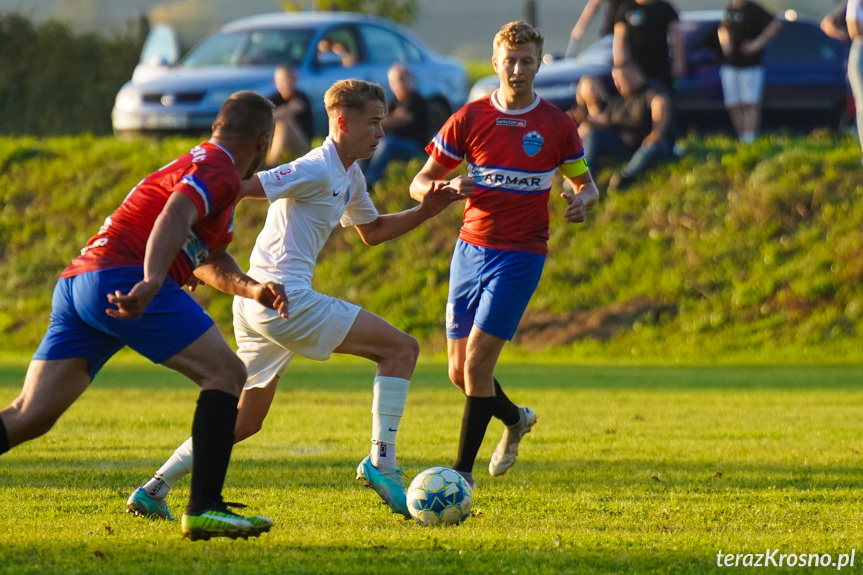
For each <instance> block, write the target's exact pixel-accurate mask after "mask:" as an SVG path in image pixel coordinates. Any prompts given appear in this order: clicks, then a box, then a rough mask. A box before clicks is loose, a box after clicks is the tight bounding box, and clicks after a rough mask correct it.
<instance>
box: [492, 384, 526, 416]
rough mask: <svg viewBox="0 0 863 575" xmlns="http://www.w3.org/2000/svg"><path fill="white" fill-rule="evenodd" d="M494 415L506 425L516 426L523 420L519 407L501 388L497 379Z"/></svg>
mask: <svg viewBox="0 0 863 575" xmlns="http://www.w3.org/2000/svg"><path fill="white" fill-rule="evenodd" d="M494 399H495V402H494V413H493V414H492V415H494V416H495V417H496V418H498V419H500V420H501V421H503V424H504V425H515V424H516V423H518V421H519V419H521V413H519V411H518V406H517V405H516V404H514V403H513V402H512V401H511V400H510V399H509V398H508V397H507V396H506V394H505V393H504V392H503V390H502V389H501V388H500V384H499V383H498V382H497V378H494Z"/></svg>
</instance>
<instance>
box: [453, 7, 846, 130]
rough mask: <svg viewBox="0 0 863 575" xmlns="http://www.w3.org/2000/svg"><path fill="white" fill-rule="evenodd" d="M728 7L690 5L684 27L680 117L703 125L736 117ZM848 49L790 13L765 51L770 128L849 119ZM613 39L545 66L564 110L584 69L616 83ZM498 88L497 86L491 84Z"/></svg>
mask: <svg viewBox="0 0 863 575" xmlns="http://www.w3.org/2000/svg"><path fill="white" fill-rule="evenodd" d="M721 16H722V13H721V12H718V11H709V12H683V13H681V17H680V30H681V32H682V34H683V37H684V39H685V41H686V75H685V76H684V77H682V78H679V79H678V80H677V82H676V83H675V91H674V95H673V97H674V104H675V110H676V117H677V120H678V123H679V124H680V125H681V127H683V128H684V129H686V128H692V129H696V130H707V131H713V130H727V129H730V127H731V124H730V120H729V118H728V114H727V112H726V111H725V105H724V103H723V99H722V85H721V83H720V80H719V66H720V65H721V61H722V56H721V50H720V48H719V41H718V38H717V28H718V27H719V22H720V19H721ZM847 55H848V48H847V47H846V45H845V44H843V43H842V42H840V41H838V40H834V39H833V38H830V37H829V36H827V35H826V34H824V32H822V31H821V29H820V28H819V26H818V24H817V23H815V22H811V21H807V20H796V19H794V20H791V19H785V20H783V25H782V29H781V30H780V32H779V34H778V35H777V36H776V37H775V38H773V40H772V41H771V42H770V43H769V44H768V45H767V48H766V50H765V54H764V96H763V103H762V110H763V121H762V124H763V127H764V128H765V129H785V128H787V129H791V130H810V129H812V128H817V127H822V126H831V127H836V128H843V127H845V126H846V125H847V124H848V123H849V122H850V118H851V117H852V115H851V110H850V109H849V101H850V99H849V98H848V94H849V93H850V91H849V87H848V82H847V80H846V62H847ZM611 65H612V56H611V38H610V37H606V38H602V39H600V40H599V41H598V42H596V43H595V44H593V45H592V46H590V47H588V48H587V49H586V50H585V51H584V52H582V53H581V54H579V55H578V56H577V57H576V58H574V59H572V60H558V61H554V62H552V63H551V64H548V65H544V66H542V67H541V68H540V70H539V72H538V73H537V75H536V79H535V81H534V89H535V90H536V92H537V93H538V94H539V95H540V96H542V97H543V98H545V99H547V100H549V101H551V102H553V103H554V104H555V105H557V106H558V107H560V108H561V109H564V110H566V109H569V108H570V107H572V106H573V104H574V102H575V87H576V85H577V84H578V80H579V79H580V78H581V77H582V76H583V75H588V74H591V75H596V76H599V77H601V78H603V80H604V81H605V82H606V83H607V84H608V86H609V87H610V89H611V90H612V91H613V90H614V84H613V82H612V81H611ZM497 83H498V79H497V77H496V76H490V77H488V78H484V79H482V80H480V81H479V82H477V84H476V85H475V86H474V89H472V90H471V95H470V96H469V99H475V98H477V97H479V96H481V95H483V94H484V93H486V94H487V93H489V92H490V91H491V90H493V89H494V88H495V87H496V86H497ZM489 87H490V88H489Z"/></svg>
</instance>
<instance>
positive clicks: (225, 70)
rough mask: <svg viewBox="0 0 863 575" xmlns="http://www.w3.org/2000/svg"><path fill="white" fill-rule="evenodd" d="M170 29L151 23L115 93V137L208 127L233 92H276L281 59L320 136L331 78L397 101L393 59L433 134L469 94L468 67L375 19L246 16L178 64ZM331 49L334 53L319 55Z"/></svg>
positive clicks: (326, 15)
mask: <svg viewBox="0 0 863 575" xmlns="http://www.w3.org/2000/svg"><path fill="white" fill-rule="evenodd" d="M169 32H170V30H168V31H166V30H165V29H164V27H159V28H158V31H157V29H156V28H154V34H153V35H151V37H150V38H149V39H148V41H147V42H146V44H145V47H144V50H142V61H141V64H139V66H138V68H137V69H136V71H135V74H134V75H133V78H132V80H131V81H129V82H127V83H126V84H125V85H124V86H123V87H122V88H121V89H120V92H119V93H118V94H117V98H116V101H115V104H114V110H113V111H112V113H111V119H112V122H113V125H114V132H115V133H116V134H118V135H123V134H131V133H149V134H163V133H177V132H186V133H203V132H207V131H209V129H210V126H211V125H212V123H213V119H214V118H215V117H216V113H217V112H218V110H219V108H220V107H221V105H222V103H224V101H225V100H226V99H227V98H228V97H229V96H230V95H231V94H232V93H234V92H236V91H238V90H255V91H256V92H259V93H260V94H262V95H264V96H267V97H270V96H274V95H275V94H276V88H275V85H274V83H273V72H274V70H275V68H276V66H277V65H279V64H290V65H291V66H292V67H293V68H294V69H295V71H296V74H297V81H298V87H299V89H300V90H302V91H303V92H305V93H306V94H307V95H308V97H309V99H310V100H311V102H312V112H313V114H314V121H315V131H316V133H317V134H318V135H326V133H327V119H326V111H325V110H324V103H323V95H324V92H325V91H326V90H327V89H328V88H329V87H330V86H331V85H332V84H333V83H334V82H336V81H337V80H342V79H345V78H359V79H362V80H369V81H372V82H377V83H379V84H380V85H381V86H383V87H384V88H385V89H386V90H387V94H388V97H391V92H390V90H389V86H388V83H387V69H388V68H389V67H390V66H391V65H392V64H393V63H395V62H403V63H405V64H406V65H407V66H408V68H409V69H410V70H411V72H412V74H413V76H414V79H415V83H416V87H417V90H418V91H419V92H420V93H421V94H422V95H423V96H425V97H426V98H427V99H428V101H429V108H430V116H431V120H430V123H431V124H432V126H431V128H432V129H433V130H436V129H437V128H438V127H439V126H440V125H442V124H443V122H444V121H445V120H446V118H447V117H449V115H450V114H451V113H452V111H453V110H456V109H458V108H459V107H460V106H461V105H462V104H464V102H465V100H466V98H467V88H468V84H467V73H466V72H465V69H464V66H463V65H462V63H461V62H460V61H458V60H456V59H454V58H450V57H447V56H441V55H439V54H436V53H435V52H433V51H432V50H431V49H430V48H429V47H428V46H427V45H426V44H425V43H424V42H423V41H422V40H420V39H419V38H417V37H416V36H415V35H414V34H412V33H411V32H410V31H409V30H407V29H405V28H403V27H401V26H399V25H397V24H394V23H393V22H390V21H389V20H386V19H383V18H378V17H374V16H369V15H364V14H352V13H346V12H334V13H329V12H298V13H276V14H262V15H259V16H252V17H249V18H243V19H240V20H236V21H234V22H231V23H229V24H226V25H225V26H223V27H222V28H221V29H220V30H218V31H217V32H215V33H214V34H212V35H210V36H208V37H207V38H205V39H204V40H202V41H201V42H200V43H199V44H198V45H197V46H195V47H194V48H193V49H192V50H190V51H189V53H188V54H187V55H186V56H185V57H183V58H182V59H181V60H179V61H178V62H176V63H175V62H174V61H172V54H171V51H172V50H173V60H176V40H175V38H174V35H173V34H172V33H169ZM151 40H152V41H151ZM172 43H173V46H172ZM325 45H326V47H327V48H329V49H328V50H326V51H322V50H321V48H323V47H324V46H325ZM162 48H163V49H162ZM332 48H335V50H333V49H332ZM339 53H341V55H338V54H339Z"/></svg>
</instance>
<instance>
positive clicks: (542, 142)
mask: <svg viewBox="0 0 863 575" xmlns="http://www.w3.org/2000/svg"><path fill="white" fill-rule="evenodd" d="M542 45H543V36H542V34H541V33H540V31H539V30H537V29H536V28H534V27H533V26H530V25H529V24H526V23H524V22H510V23H509V24H506V25H505V26H503V27H502V28H501V29H500V31H499V32H498V33H497V35H496V36H495V38H494V51H493V56H492V64H493V65H494V69H495V71H496V72H497V75H498V78H499V79H500V87H499V88H498V89H497V90H496V91H495V92H494V93H493V94H491V96H488V97H486V98H483V99H481V100H477V101H474V102H471V103H470V104H467V105H466V106H465V107H463V108H462V109H461V110H459V111H458V112H456V113H455V114H453V116H452V117H451V118H450V119H449V120H448V121H447V123H446V124H445V125H444V127H443V128H441V130H440V132H439V133H438V134H437V136H435V138H434V140H433V141H432V143H431V144H429V145H428V147H427V148H426V151H427V152H428V153H429V156H430V158H429V160H428V162H427V163H426V165H425V166H424V167H423V169H422V170H421V171H420V173H419V174H417V176H416V177H415V178H414V180H413V182H412V183H411V188H410V189H411V196H412V197H413V198H414V199H417V200H422V199H423V198H424V197H425V196H426V195H427V194H428V192H427V190H429V189H434V187H435V186H437V185H441V184H442V182H444V178H446V176H447V174H449V172H450V171H452V170H453V169H455V168H456V167H457V166H459V164H461V162H462V161H463V160H467V162H468V169H467V171H468V176H469V177H465V176H459V177H457V178H454V179H453V180H451V181H450V182H449V184H450V185H451V186H452V187H453V188H455V189H456V190H458V191H459V192H461V193H462V194H463V195H465V196H468V198H467V202H466V204H465V209H464V223H463V224H462V227H461V231H460V233H459V239H458V242H457V243H456V248H455V251H454V253H453V258H452V265H451V266H450V285H449V297H448V299H447V307H446V336H447V351H448V355H449V377H450V379H451V380H452V382H453V384H455V385H456V386H457V387H459V388H460V389H461V390H462V391H464V393H465V395H466V396H467V398H466V401H465V408H464V415H463V417H462V429H461V437H460V440H459V447H458V457H457V459H456V462H455V464H454V466H453V467H454V469H455V470H456V471H458V472H460V473H461V474H462V475H463V476H464V477H465V479H467V480H468V482H469V483H470V484H471V485H473V484H474V479H473V465H474V461H475V460H476V454H477V452H478V451H479V447H480V445H481V444H482V440H483V438H484V437H485V432H486V429H487V427H488V424H489V422H490V420H491V418H492V417H497V418H498V419H501V420H502V421H503V423H504V424H505V425H506V427H505V429H504V433H503V438H502V439H501V440H500V442H499V443H498V445H497V448H496V449H495V451H494V454H493V455H492V458H491V462H490V463H489V467H488V469H489V473H491V475H493V476H498V475H503V474H504V473H506V472H507V470H508V469H510V467H512V465H513V464H514V463H515V458H516V455H517V453H518V445H519V442H520V441H521V439H522V437H524V435H525V434H526V433H527V432H528V431H530V430H531V428H532V427H533V425H534V424H535V423H536V414H535V413H534V412H533V411H532V410H531V409H529V408H527V407H518V406H516V405H515V404H514V403H512V401H510V400H509V398H507V396H506V394H504V392H503V390H502V389H501V387H500V384H499V383H498V382H497V380H496V379H495V378H494V368H495V365H496V363H497V360H498V357H499V356H500V353H501V350H502V349H503V346H504V344H505V343H506V342H507V341H508V340H510V339H512V337H513V335H514V334H515V330H516V328H517V327H518V323H519V321H520V320H521V316H522V314H523V313H524V310H525V308H526V307H527V304H528V302H529V301H530V298H531V296H532V295H533V292H534V290H535V289H536V286H537V284H538V283H539V278H540V275H541V274H542V268H543V264H544V263H545V257H546V253H547V251H548V247H547V242H548V225H549V221H548V219H549V218H548V202H549V195H550V192H551V184H552V180H553V176H554V173H555V171H556V170H558V169H559V170H560V171H561V173H562V174H563V175H564V177H565V178H566V179H567V180H568V181H569V183H570V184H571V185H572V189H573V190H574V193H569V192H565V193H563V194H561V196H562V197H563V199H564V200H565V201H566V203H567V204H568V205H567V207H566V211H565V212H564V219H565V220H566V221H567V222H569V223H578V222H583V221H584V219H585V215H586V213H587V211H588V210H589V209H590V208H591V207H592V206H593V205H594V204H595V203H596V199H597V190H596V186H595V185H594V183H593V179H592V178H591V177H590V172H589V171H588V169H587V164H586V163H585V160H584V152H583V149H582V146H581V140H580V139H579V137H578V131H577V128H576V125H575V123H574V122H573V121H572V119H571V118H570V117H569V116H567V115H566V114H565V113H564V112H562V111H560V110H558V109H557V108H556V107H555V106H553V105H552V104H550V103H548V102H546V101H544V100H543V99H541V98H540V97H539V96H537V95H536V94H535V93H534V92H533V79H534V76H535V75H536V72H537V70H539V66H540V57H541V55H542Z"/></svg>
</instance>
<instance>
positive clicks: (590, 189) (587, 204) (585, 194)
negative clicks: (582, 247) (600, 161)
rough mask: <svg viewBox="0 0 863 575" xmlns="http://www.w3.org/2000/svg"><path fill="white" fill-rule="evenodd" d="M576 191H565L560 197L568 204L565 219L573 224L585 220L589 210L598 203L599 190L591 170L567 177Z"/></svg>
mask: <svg viewBox="0 0 863 575" xmlns="http://www.w3.org/2000/svg"><path fill="white" fill-rule="evenodd" d="M567 180H569V183H570V185H571V186H572V189H573V190H575V191H574V192H563V193H562V194H560V197H561V198H563V199H564V200H566V203H567V204H568V205H567V206H566V211H565V212H564V213H563V219H565V220H566V221H567V222H569V223H571V224H579V223H581V222H583V221H584V218H585V217H586V216H587V212H588V211H589V210H590V209H591V208H592V207H593V206H594V205H595V204H596V200H597V199H598V198H599V191H598V190H597V189H596V184H594V183H593V178H592V177H591V176H590V172H584V173H583V174H581V175H580V176H576V177H574V178H567Z"/></svg>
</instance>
